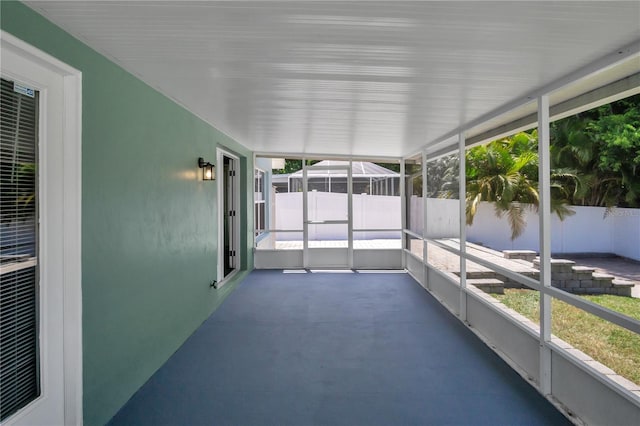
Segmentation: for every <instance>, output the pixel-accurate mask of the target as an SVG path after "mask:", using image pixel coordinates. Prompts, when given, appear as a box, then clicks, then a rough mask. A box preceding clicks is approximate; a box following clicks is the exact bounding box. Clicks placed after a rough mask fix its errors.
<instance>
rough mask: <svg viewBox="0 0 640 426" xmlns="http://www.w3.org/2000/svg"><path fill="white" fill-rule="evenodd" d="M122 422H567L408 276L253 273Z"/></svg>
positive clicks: (139, 397)
mask: <svg viewBox="0 0 640 426" xmlns="http://www.w3.org/2000/svg"><path fill="white" fill-rule="evenodd" d="M110 424H112V425H159V424H171V425H199V424H203V425H204V424H207V425H216V424H224V425H410V424H412V425H444V424H448V425H556V424H557V425H564V424H570V423H569V421H568V420H567V419H566V418H565V417H563V416H562V415H561V414H560V413H559V412H558V411H557V410H556V409H555V408H554V407H553V406H552V405H551V404H550V403H548V402H547V401H546V400H545V399H544V398H543V397H542V396H540V394H538V393H537V392H536V391H535V389H533V388H532V387H531V386H530V385H529V384H528V383H526V382H525V381H524V380H523V379H522V378H520V376H518V375H517V374H516V373H515V372H514V371H513V370H511V369H510V368H509V367H508V366H507V365H506V364H505V363H504V362H503V361H502V360H501V359H500V358H499V357H498V356H497V355H495V354H494V353H493V352H492V351H491V350H490V349H489V348H488V347H487V346H485V345H484V344H483V343H482V342H480V341H479V340H478V339H477V338H476V337H475V335H473V333H471V331H469V330H468V329H467V328H466V327H464V326H463V325H462V324H461V323H460V322H459V321H458V320H457V319H455V318H454V317H453V316H452V315H451V314H450V313H449V312H448V311H447V310H446V309H444V308H443V307H442V306H441V305H440V304H439V303H438V302H437V301H436V300H435V299H434V298H433V297H432V296H431V295H430V294H429V293H427V292H426V291H424V290H423V289H422V288H421V287H420V286H419V285H418V284H417V283H416V282H415V281H414V280H413V279H412V278H411V277H410V276H408V275H406V274H397V273H395V274H384V273H378V274H365V273H350V274H330V273H307V274H285V273H283V272H282V271H253V272H252V273H251V274H249V275H248V277H247V278H246V279H245V280H244V281H243V282H242V283H241V284H240V285H239V286H238V288H237V289H236V290H235V291H234V292H233V293H232V294H231V295H230V296H229V298H228V299H227V300H226V301H225V302H224V303H223V304H222V306H221V307H220V308H219V309H218V310H217V311H216V312H214V313H213V315H212V316H211V317H210V318H209V319H208V320H207V321H205V323H204V324H203V325H202V326H201V327H200V328H199V329H198V330H197V331H196V332H195V333H194V334H193V335H192V336H191V337H190V338H189V339H188V340H187V342H186V343H185V344H184V345H183V346H182V347H181V348H180V349H179V350H178V351H177V352H176V353H175V354H174V355H173V356H172V357H171V358H170V359H169V360H168V361H167V363H166V364H165V365H164V366H163V367H162V368H161V369H160V370H158V372H156V374H155V375H154V376H153V377H152V378H151V379H150V380H149V381H148V382H147V383H146V384H145V385H144V386H143V387H142V388H141V389H140V390H139V391H138V392H137V393H136V394H135V395H134V396H133V397H132V398H131V400H130V401H129V402H128V403H127V404H126V405H125V406H124V407H123V408H122V409H121V410H120V412H119V413H118V414H117V415H116V416H115V417H114V418H113V419H112V420H111V422H110Z"/></svg>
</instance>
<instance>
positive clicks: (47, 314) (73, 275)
mask: <svg viewBox="0 0 640 426" xmlns="http://www.w3.org/2000/svg"><path fill="white" fill-rule="evenodd" d="M0 46H1V49H0V50H1V52H2V69H1V70H2V71H1V72H2V76H3V77H4V78H8V79H10V80H13V81H18V82H20V83H23V84H25V85H28V86H30V87H32V88H34V89H36V90H38V91H40V117H41V119H40V120H41V121H40V126H39V147H38V149H39V165H38V167H39V173H38V180H39V183H38V185H39V205H40V235H39V238H40V252H39V264H40V287H41V294H40V307H39V310H40V311H39V312H40V317H41V320H40V321H39V327H40V331H39V335H40V357H41V366H40V368H41V379H40V380H41V394H40V396H39V397H38V398H36V399H35V400H34V401H32V402H31V403H29V404H28V405H27V406H25V407H24V408H22V409H21V410H19V411H18V412H17V413H15V414H13V415H12V416H10V417H9V418H7V419H6V420H5V421H4V422H3V423H2V424H3V426H4V425H19V424H34V423H42V424H44V423H52V422H56V423H58V422H60V420H62V422H64V424H82V422H83V415H82V388H83V383H82V288H81V282H82V266H81V265H82V258H81V253H82V252H81V235H82V228H81V219H82V215H81V207H82V188H81V179H82V173H81V171H82V164H81V162H82V151H81V147H82V142H81V141H82V136H81V135H82V131H81V126H82V73H81V72H80V71H78V70H76V69H74V68H72V67H70V66H69V65H67V64H65V63H63V62H61V61H59V60H58V59H56V58H54V57H52V56H50V55H48V54H46V53H44V52H42V51H40V50H39V49H37V48H35V47H33V46H31V45H29V44H27V43H25V42H24V41H22V40H20V39H18V38H17V37H15V36H13V35H11V34H9V33H7V32H5V31H2V32H1V33H0ZM44 74H46V75H48V76H55V77H52V78H60V77H61V81H62V83H61V85H59V86H56V88H55V90H53V89H52V87H51V86H49V84H50V83H48V82H47V80H48V78H43V77H41V75H44ZM54 101H55V104H54ZM61 104H62V105H64V107H63V108H54V107H53V106H52V105H61ZM63 307H64V308H63ZM47 318H58V321H59V323H61V324H62V329H55V328H54V327H53V325H52V324H51V323H50V322H49V321H47ZM56 345H57V346H56ZM60 346H61V347H62V354H61V355H62V357H61V358H59V357H58V356H57V355H56V356H54V355H52V354H53V349H52V348H54V347H58V348H60ZM52 364H54V365H52ZM60 370H62V371H60ZM50 373H51V374H50ZM60 395H61V396H60ZM60 397H61V398H62V404H61V405H62V406H60V403H59V401H60Z"/></svg>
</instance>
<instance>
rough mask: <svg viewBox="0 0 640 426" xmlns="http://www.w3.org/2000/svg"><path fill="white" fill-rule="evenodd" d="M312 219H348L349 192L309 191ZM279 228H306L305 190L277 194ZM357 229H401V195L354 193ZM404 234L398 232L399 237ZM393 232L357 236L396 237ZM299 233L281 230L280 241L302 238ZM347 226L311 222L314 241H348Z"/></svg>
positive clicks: (354, 224) (359, 234)
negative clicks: (303, 219)
mask: <svg viewBox="0 0 640 426" xmlns="http://www.w3.org/2000/svg"><path fill="white" fill-rule="evenodd" d="M308 196H309V198H308V201H309V220H346V219H347V194H336V193H329V192H315V191H313V192H309V193H308ZM274 211H275V219H276V220H275V223H276V226H275V228H276V229H297V230H302V192H285V193H277V194H276V195H275V205H274ZM353 228H354V229H401V228H402V220H401V205H400V197H390V196H382V195H361V194H357V195H356V194H354V195H353ZM399 235H400V233H399V232H398V233H396V236H397V237H399ZM393 236H394V234H393V233H389V232H382V231H380V232H374V231H372V232H367V233H366V234H365V233H357V235H355V238H356V239H378V238H393ZM300 238H301V236H300V234H298V233H278V236H277V239H278V240H287V239H290V240H299V239H300ZM346 238H347V226H346V225H310V226H309V239H310V240H344V239H346Z"/></svg>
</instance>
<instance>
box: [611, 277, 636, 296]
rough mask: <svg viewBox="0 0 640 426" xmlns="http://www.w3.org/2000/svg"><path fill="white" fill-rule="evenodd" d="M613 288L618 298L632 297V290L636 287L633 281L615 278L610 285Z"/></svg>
mask: <svg viewBox="0 0 640 426" xmlns="http://www.w3.org/2000/svg"><path fill="white" fill-rule="evenodd" d="M611 286H612V287H613V291H614V292H615V294H617V295H618V296H626V297H632V292H633V288H634V287H635V286H636V283H635V282H633V281H627V280H623V279H621V278H616V279H615V280H613V282H612V283H611Z"/></svg>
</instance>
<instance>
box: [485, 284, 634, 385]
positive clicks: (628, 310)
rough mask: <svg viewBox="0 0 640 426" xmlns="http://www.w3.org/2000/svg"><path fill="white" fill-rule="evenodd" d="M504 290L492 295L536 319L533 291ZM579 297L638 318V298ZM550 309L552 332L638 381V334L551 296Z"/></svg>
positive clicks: (536, 293)
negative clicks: (501, 292) (502, 293)
mask: <svg viewBox="0 0 640 426" xmlns="http://www.w3.org/2000/svg"><path fill="white" fill-rule="evenodd" d="M504 292H505V294H504V295H494V297H496V298H497V299H498V300H500V301H501V302H502V303H504V304H505V305H506V306H508V307H510V308H511V309H513V310H515V311H517V312H519V313H520V314H522V315H524V316H526V317H527V318H529V319H530V320H532V321H534V322H535V323H539V315H540V311H539V304H538V303H539V295H538V292H537V291H534V290H517V289H505V291H504ZM582 297H584V298H585V299H588V300H590V301H591V302H594V303H597V304H599V305H602V306H605V307H607V308H609V309H612V310H614V311H617V312H621V313H623V314H625V315H628V316H630V317H632V318H635V319H637V320H640V299H634V298H631V297H622V296H612V295H599V296H582ZM551 312H552V328H551V330H552V332H553V334H555V335H556V336H557V337H559V338H561V339H562V340H564V341H566V342H568V343H570V344H571V345H572V346H574V347H575V348H577V349H580V350H581V351H582V352H584V353H586V354H587V355H589V356H590V357H591V358H593V359H595V360H596V361H599V362H601V363H602V364H604V365H606V366H607V367H609V368H611V369H612V370H614V371H615V372H616V373H618V374H620V375H621V376H623V377H625V378H627V379H629V380H631V381H633V382H635V383H638V384H640V335H637V334H635V333H633V332H631V331H629V330H626V329H624V328H622V327H619V326H617V325H614V324H611V323H610V322H607V321H605V320H603V319H600V318H598V317H596V316H595V315H592V314H589V313H587V312H584V311H582V310H580V309H578V308H576V307H574V306H571V305H569V304H567V303H564V302H562V301H560V300H556V299H553V301H552V308H551Z"/></svg>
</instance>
